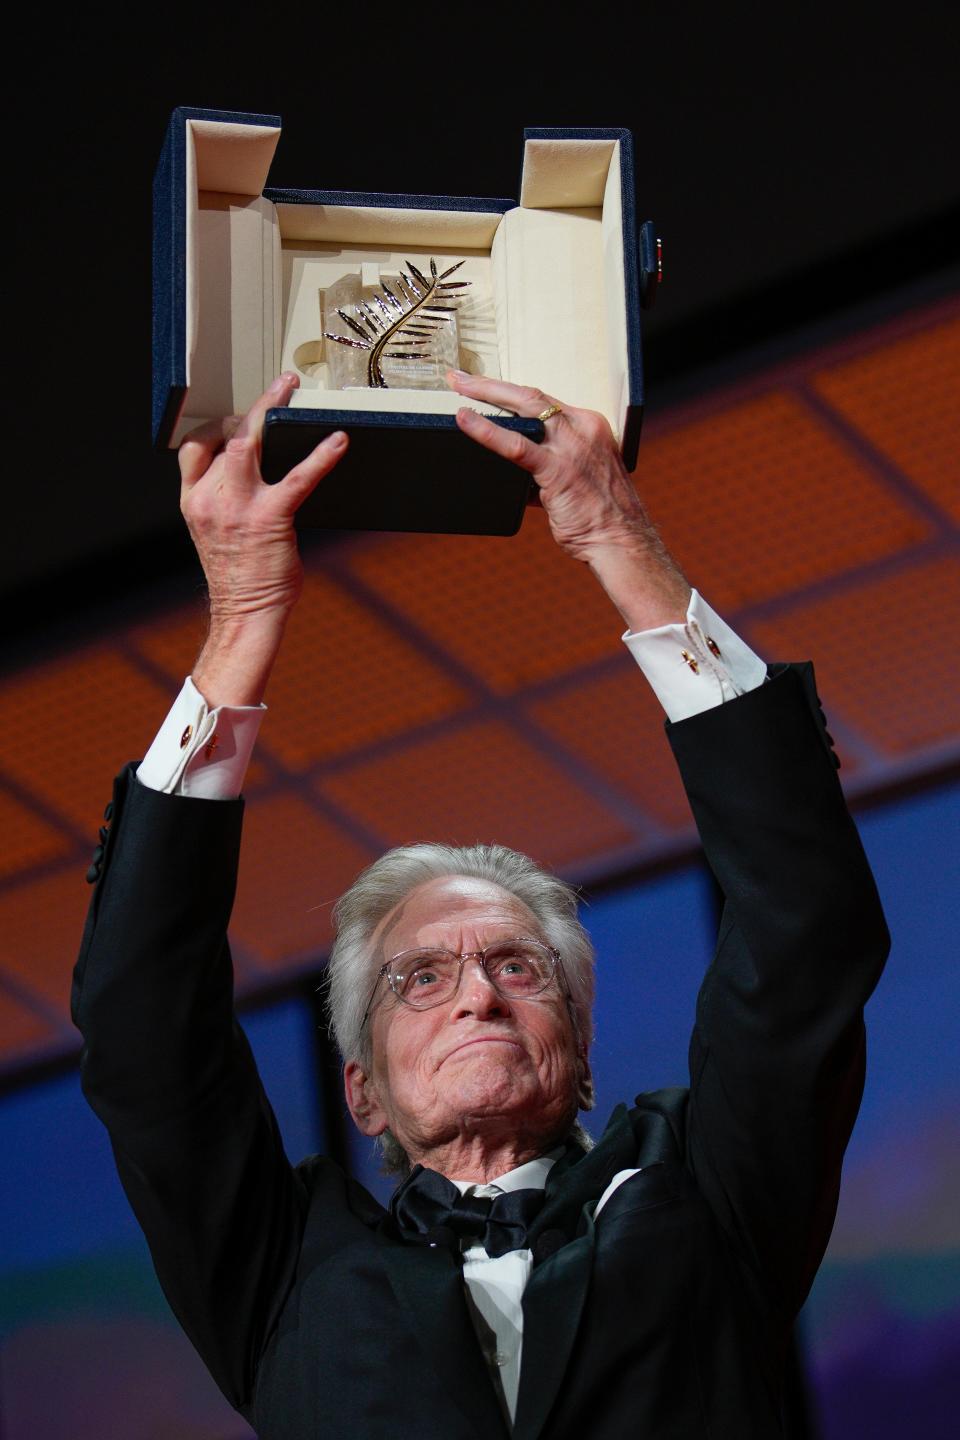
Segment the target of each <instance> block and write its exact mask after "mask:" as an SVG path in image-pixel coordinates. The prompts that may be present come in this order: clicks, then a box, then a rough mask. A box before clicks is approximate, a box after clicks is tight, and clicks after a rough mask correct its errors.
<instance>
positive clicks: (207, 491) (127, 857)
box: [73, 379, 346, 1408]
mask: <svg viewBox="0 0 960 1440" xmlns="http://www.w3.org/2000/svg"><path fill="white" fill-rule="evenodd" d="M293 388H294V382H293V381H292V380H291V379H282V380H281V381H278V382H277V383H276V385H275V386H274V387H272V389H271V391H269V392H268V393H267V394H266V395H264V396H263V397H262V398H261V399H260V400H259V401H258V402H257V404H256V405H255V406H254V407H253V408H252V410H251V411H250V413H249V415H248V416H247V417H246V418H245V419H239V418H237V419H234V420H230V421H226V422H224V424H223V425H222V426H220V425H217V426H210V427H205V428H204V429H202V430H200V431H197V432H195V433H194V434H193V435H192V436H190V437H189V438H188V439H187V440H186V441H185V442H184V445H183V446H182V448H181V452H180V462H181V471H182V477H183V496H182V506H183V512H184V515H185V518H186V520H187V523H188V525H189V526H190V530H191V534H192V535H193V538H194V541H195V543H196V546H197V550H198V553H199V555H200V559H201V561H202V563H203V567H204V571H205V573H206V577H207V583H208V586H209V591H210V629H209V635H208V637H207V642H206V644H205V646H204V649H203V652H202V655H201V658H200V660H199V661H198V663H197V666H196V667H195V670H194V676H195V680H196V683H197V684H198V686H200V687H202V693H203V694H204V696H205V697H206V699H207V700H208V701H209V702H210V704H211V706H214V705H249V704H256V703H257V702H259V700H260V699H261V698H262V695H263V691H264V689H265V687H266V684H267V680H268V677H269V674H270V669H271V667H272V665H273V662H274V660H275V659H276V655H277V652H278V650H279V646H280V643H281V640H282V636H283V629H284V625H285V623H286V619H287V616H288V615H289V613H290V610H291V609H292V607H293V605H294V604H295V603H296V600H297V596H298V594H299V591H300V580H301V570H300V560H299V556H298V553H297V546H296V539H295V534H294V529H293V517H294V513H295V511H296V508H297V506H298V505H299V504H300V502H301V501H302V500H303V499H304V498H305V496H306V495H307V494H308V493H309V491H310V490H311V489H312V488H313V486H314V485H315V484H316V483H317V482H318V481H319V480H320V479H321V478H322V476H323V475H324V474H326V473H327V472H328V471H329V470H330V468H331V467H332V465H333V464H335V463H336V460H337V458H338V457H339V455H340V454H341V453H342V452H343V450H344V448H345V444H346V442H345V440H344V439H340V440H339V441H338V438H337V437H336V436H332V437H330V439H328V440H326V441H325V442H324V444H323V445H321V446H319V447H318V449H317V450H316V451H314V453H313V454H312V455H311V456H310V457H308V459H307V460H305V461H304V462H303V463H302V464H301V465H300V466H298V467H297V468H296V470H294V471H292V472H291V473H290V474H289V475H288V476H287V477H286V479H285V480H283V481H282V482H281V483H280V484H278V485H276V486H273V487H269V486H267V485H265V484H264V483H263V481H262V480H261V478H260V472H259V454H260V437H261V430H262V423H263V417H264V414H265V413H266V410H267V409H268V408H269V406H270V405H277V404H283V403H284V401H285V400H286V399H287V398H289V395H290V392H291V390H292V389H293ZM112 806H113V809H112V821H111V825H110V830H109V833H108V835H107V838H106V844H105V854H104V856H103V860H102V865H101V873H100V877H99V880H98V882H97V884H96V887H95V890H94V893H93V896H92V900H91V905H90V911H89V915H88V919H87V925H86V929H85V932H84V937H83V942H82V948H81V952H80V957H79V960H78V962H77V966H76V969H75V972H74V986H73V1016H74V1020H75V1022H76V1024H77V1026H78V1027H79V1029H80V1030H81V1031H82V1033H83V1037H84V1047H83V1055H82V1061H81V1076H82V1084H83V1089H84V1093H85V1094H86V1096H87V1098H88V1100H89V1101H90V1103H91V1105H92V1106H93V1108H94V1110H95V1111H96V1112H97V1114H98V1115H99V1116H100V1118H101V1119H102V1120H103V1122H104V1124H105V1125H106V1126H107V1129H108V1130H109V1132H110V1137H111V1141H112V1144H113V1147H114V1152H115V1155H116V1159H117V1165H118V1170H119V1173H120V1177H121V1180H122V1182H123V1185H124V1188H125V1189H126V1191H127V1194H128V1196H129V1199H130V1202H131V1204H132V1206H133V1209H134V1211H135V1212H136V1214H137V1217H138V1219H139V1221H140V1223H141V1225H142V1227H143V1229H144V1232H145V1234H146V1236H147V1240H148V1242H149V1244H150V1248H151V1252H152V1254H153V1258H154V1263H155V1265H156V1268H157V1273H158V1276H159V1278H160V1281H161V1284H162V1285H163V1288H164V1290H165V1292H166V1294H167V1297H168V1299H169V1300H170V1303H171V1305H172V1307H173V1309H174V1310H175V1311H176V1313H177V1315H178V1317H179V1319H180V1321H181V1323H182V1324H183V1327H184V1329H185V1330H186V1331H187V1333H188V1335H190V1337H191V1339H192V1340H193V1342H194V1344H195V1345H196V1347H197V1349H198V1350H199V1351H200V1353H201V1355H202V1356H203V1358H204V1360H205V1361H206V1363H207V1365H208V1367H209V1368H210V1370H211V1371H212V1373H213V1375H214V1377H215V1378H216V1379H217V1381H218V1383H219V1384H220V1386H221V1388H222V1389H223V1391H224V1393H225V1394H226V1395H227V1397H228V1399H230V1401H231V1402H232V1403H233V1404H234V1405H236V1406H237V1407H238V1408H244V1407H245V1406H246V1405H247V1404H248V1402H249V1400H250V1394H251V1386H252V1383H253V1376H254V1372H255V1367H256V1362H257V1359H258V1356H259V1354H260V1350H261V1348H262V1345H263V1342H264V1340H265V1339H266V1337H267V1335H268V1334H269V1332H270V1329H271V1327H272V1325H273V1322H274V1319H275V1317H276V1315H277V1313H278V1309H279V1306H280V1305H281V1304H282V1302H283V1298H284V1295H285V1294H286V1292H287V1289H288V1287H289V1284H290V1282H291V1277H292V1274H293V1266H294V1264H295V1259H296V1253H297V1244H298V1239H299V1232H300V1226H301V1221H302V1216H301V1210H302V1203H303V1196H302V1193H301V1189H300V1186H299V1182H298V1181H297V1178H296V1175H295V1173H294V1172H293V1171H292V1170H291V1168H290V1166H289V1165H288V1163H287V1160H286V1157H285V1156H284V1153H283V1146H282V1143H281V1140H280V1136H279V1133H278V1130H277V1126H276V1121H275V1120H274V1117H273V1113H272V1111H271V1109H270V1106H269V1104H268V1102H267V1100H266V1097H265V1096H264V1094H263V1090H262V1087H261V1085H260V1081H259V1078H258V1076H257V1073H256V1068H255V1066H254V1062H253V1058H252V1055H251V1053H250V1049H249V1046H248V1044H247V1041H246V1039H245V1037H244V1035H243V1033H242V1031H241V1030H240V1028H239V1026H238V1025H237V1024H236V1021H235V1020H234V1017H233V976H232V968H231V963H230V954H229V950H228V947H227V941H226V929H227V923H228V920H229V917H230V910H231V906H232V904H233V895H234V886H235V882H236V866H237V856H238V852H239V844H240V825H241V815H242V808H243V806H242V801H241V800H239V799H237V800H228V801H213V800H205V799H197V798H190V797H185V796H181V795H170V794H163V793H160V792H159V791H158V790H156V789H152V788H149V787H148V786H146V785H143V784H140V783H139V782H138V781H137V779H136V777H135V775H134V771H133V767H132V766H131V767H128V768H127V769H126V770H125V771H124V772H123V773H122V774H121V776H120V777H119V779H118V780H117V782H116V785H115V788H114V798H113V802H112Z"/></svg>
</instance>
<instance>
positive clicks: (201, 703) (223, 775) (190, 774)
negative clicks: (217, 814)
mask: <svg viewBox="0 0 960 1440" xmlns="http://www.w3.org/2000/svg"><path fill="white" fill-rule="evenodd" d="M266 709H267V707H266V705H219V706H217V707H216V708H215V709H213V710H211V709H209V708H208V706H207V702H206V700H204V698H203V696H202V695H201V694H200V691H199V690H198V689H197V688H196V686H195V685H194V683H193V681H192V680H191V679H190V677H189V676H188V677H187V679H186V680H185V681H184V682H183V689H182V690H181V691H180V694H179V695H178V696H177V698H176V700H175V701H174V703H173V706H172V708H171V709H170V712H169V714H168V715H167V718H166V719H165V720H164V722H163V724H162V725H161V727H160V730H159V733H158V734H157V737H156V739H155V740H154V742H153V744H152V745H151V746H150V749H149V750H148V751H147V754H146V756H145V757H144V759H143V761H142V762H141V764H140V768H139V769H138V771H137V779H138V780H139V781H140V783H141V784H142V785H147V786H149V788H150V789H151V790H162V791H164V793H165V794H167V795H192V796H196V797H199V798H200V799H203V800H233V799H235V798H236V797H237V796H238V795H239V794H240V791H241V790H242V789H243V780H244V776H245V775H246V773H247V766H248V765H249V763H250V756H251V754H252V753H253V747H254V744H255V742H256V738H257V732H258V731H259V729H260V722H261V720H262V719H263V716H264V714H265V713H266Z"/></svg>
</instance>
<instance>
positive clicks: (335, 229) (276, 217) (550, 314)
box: [153, 109, 658, 535]
mask: <svg viewBox="0 0 960 1440" xmlns="http://www.w3.org/2000/svg"><path fill="white" fill-rule="evenodd" d="M279 137H280V119H279V117H278V116H275V115H247V114H240V113H234V112H225V111H216V110H190V109H178V110H175V111H174V113H173V115H172V117H171V119H170V124H169V127H168V130H167V135H166V139H165V141H164V147H163V151H162V153H161V156H160V160H159V163H158V165H157V170H156V174H155V177H154V254H153V286H154V292H153V438H154V444H155V445H156V446H157V447H160V448H163V447H167V446H177V445H178V444H179V443H180V441H181V439H182V438H183V436H184V435H185V434H187V432H188V431H190V430H192V429H193V428H194V427H195V426H197V425H200V424H202V423H203V422H204V421H207V420H211V419H215V418H222V417H223V416H226V415H233V414H240V413H242V412H244V411H245V410H246V409H247V408H248V407H249V406H250V405H251V403H252V402H253V401H254V400H255V399H256V398H257V396H259V395H260V394H261V393H262V392H263V391H264V390H265V389H266V387H267V386H268V385H269V384H270V382H271V381H272V380H273V379H275V377H276V376H277V375H279V374H280V372H281V371H283V370H293V371H296V373H297V374H298V375H299V378H300V388H299V390H298V391H297V392H296V393H295V394H294V396H293V397H292V401H291V404H290V405H288V406H286V407H282V408H276V409H273V410H271V411H270V412H269V413H268V415H267V421H266V427H265V433H264V451H263V474H264V478H265V479H266V480H267V481H269V482H271V483H272V482H275V481H277V480H279V479H281V478H282V476H283V475H284V474H286V472H287V470H288V469H289V468H290V467H291V466H292V465H294V464H296V463H298V462H299V461H300V460H302V459H303V458H304V457H305V456H306V455H308V454H309V453H310V451H311V450H312V449H313V447H314V446H315V445H316V444H317V443H318V441H320V440H321V439H323V437H324V436H325V435H329V434H330V433H331V432H332V431H334V430H339V429H343V430H346V431H348V432H349V434H350V441H351V443H350V448H349V451H348V452H347V455H346V457H345V459H344V460H343V461H342V462H341V463H340V465H338V466H337V468H336V470H334V471H333V472H332V474H331V475H329V476H328V477H327V478H326V479H325V480H324V481H323V482H322V483H321V485H320V486H319V487H318V489H317V490H316V491H315V492H314V494H313V495H312V496H311V497H310V499H309V500H308V501H307V502H306V503H305V505H304V506H303V508H302V510H301V512H300V522H301V523H302V524H306V525H312V526H319V527H328V528H336V529H358V530H417V531H427V532H434V533H452V534H474V535H483V534H487V535H512V534H515V533H516V531H517V530H518V529H519V527H520V523H521V521H522V519H523V512H524V507H525V505H526V504H527V503H528V502H529V500H530V498H531V484H532V482H531V481H530V477H529V476H528V475H527V474H526V472H524V471H522V470H519V469H518V468H517V467H516V466H514V465H512V464H510V463H509V462H508V461H505V460H502V459H500V458H499V457H497V456H495V455H492V454H491V453H490V452H489V451H487V450H484V449H483V448H481V447H480V446H478V445H477V444H476V443H475V442H473V441H471V440H469V439H467V437H466V436H464V435H463V434H461V432H460V431H459V430H458V429H457V426H456V421H455V418H454V417H455V414H456V411H457V409H458V408H459V407H460V406H461V405H463V404H465V403H473V402H466V401H464V400H463V399H462V397H460V396H458V395H456V394H454V393H453V392H452V391H446V390H442V391H439V390H418V389H413V388H399V387H397V388H394V387H392V386H391V387H390V388H386V389H372V388H367V387H358V388H351V389H332V388H329V383H330V382H329V375H328V363H327V361H328V354H329V351H330V350H331V349H333V345H332V343H331V342H330V341H325V340H324V338H323V334H322V329H323V326H322V319H321V316H322V308H321V307H322V303H323V296H324V294H325V292H326V291H327V290H328V289H329V287H330V286H331V285H333V284H335V283H336V282H337V281H338V280H340V279H341V278H342V277H343V276H344V275H345V274H348V273H354V274H360V275H361V276H362V277H363V283H364V284H368V283H373V284H376V283H377V282H378V280H379V278H380V277H383V278H387V277H390V276H396V274H397V273H398V271H399V269H400V267H401V265H406V264H407V263H408V262H410V261H412V262H413V263H414V265H416V266H417V267H418V268H419V269H421V270H425V269H427V268H428V267H429V264H430V260H431V259H432V258H433V259H436V261H437V262H438V265H440V266H441V268H446V267H447V266H450V265H453V264H456V263H457V262H458V261H462V262H463V264H462V267H461V269H460V270H459V271H458V272H457V278H458V279H465V280H469V281H470V282H471V283H470V287H469V289H464V290H462V291H461V292H459V293H460V295H461V296H463V297H466V298H464V299H463V300H462V303H461V305H460V308H459V315H458V321H459V325H460V344H461V367H460V368H462V369H466V370H469V371H471V372H472V373H477V374H484V375H489V376H494V377H499V378H502V379H505V380H510V381H514V382H516V383H518V384H524V385H534V386H536V387H537V388H538V389H540V390H543V391H544V392H545V393H547V394H549V395H556V396H558V397H559V398H560V399H562V400H564V401H566V402H567V403H569V404H572V405H579V406H583V407H585V408H588V409H592V410H598V411H600V412H602V413H603V414H604V415H606V417H607V419H608V420H609V421H610V424H611V426H612V428H613V431H614V434H615V436H616V437H617V440H618V442H619V444H620V446H621V448H622V451H623V455H624V459H625V461H626V463H627V466H628V468H630V469H632V468H633V466H634V464H635V462H636V454H637V445H638V443H639V438H640V422H641V416H642V409H643V372H642V365H641V354H640V309H641V306H642V305H644V304H647V303H649V302H650V299H651V298H652V294H653V292H654V289H655V285H656V281H657V278H658V277H657V263H658V262H657V254H656V251H657V242H656V239H655V236H654V232H653V227H652V225H651V223H650V222H649V221H648V222H646V223H645V224H644V225H642V226H640V227H639V231H638V227H637V224H636V219H635V206H634V175H633V142H632V138H631V135H630V132H629V131H627V130H618V129H585V130H570V129H528V130H526V131H524V143H523V168H522V173H521V180H520V199H519V203H517V202H515V201H513V200H492V199H478V198H476V197H463V196H447V195H445V196H436V195H399V194H389V193H351V192H348V191H327V190H279V189H271V188H270V187H268V186H267V183H266V182H267V177H268V173H269V169H270V164H271V161H272V159H273V155H274V151H275V150H276V146H277V141H278V140H279ZM476 408H477V409H479V410H482V411H483V413H484V414H490V415H492V416H493V417H494V418H496V419H497V420H498V423H501V424H503V425H505V426H507V427H508V428H511V429H515V430H519V431H521V432H522V433H523V434H525V435H527V436H529V437H530V438H531V439H533V440H535V441H541V440H542V439H543V436H544V427H543V425H542V424H541V422H540V421H538V420H528V419H520V418H518V417H515V416H510V415H508V414H507V412H504V411H502V410H494V409H492V408H491V407H490V406H487V405H480V404H476Z"/></svg>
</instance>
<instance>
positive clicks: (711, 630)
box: [623, 590, 767, 721]
mask: <svg viewBox="0 0 960 1440" xmlns="http://www.w3.org/2000/svg"><path fill="white" fill-rule="evenodd" d="M623 641H624V644H625V645H626V647H627V649H628V650H629V651H630V654H631V655H632V656H633V658H634V660H636V662H637V664H638V665H639V666H640V669H641V670H642V671H643V673H644V675H646V677H647V680H648V681H649V682H650V685H651V686H652V688H653V690H654V693H655V694H656V696H657V699H658V700H659V701H660V704H661V705H662V706H663V708H664V710H665V711H666V712H667V717H668V719H670V720H673V721H677V720H687V719H689V717H690V716H691V715H699V714H700V712H701V711H703V710H709V709H710V708H711V707H712V706H714V705H722V704H723V703H724V701H726V700H735V699H736V697H737V696H738V695H743V694H745V693H746V691H748V690H755V689H757V687H758V686H760V685H762V684H763V682H764V680H765V679H766V675H767V667H766V665H765V664H764V662H763V661H762V660H761V659H760V657H759V656H758V655H755V654H754V652H753V651H752V650H751V649H750V646H749V645H747V644H746V642H745V641H744V640H741V638H740V636H739V635H738V634H737V633H736V631H735V630H731V629H730V626H729V625H728V624H727V623H726V621H725V620H721V618H720V616H719V615H718V614H717V613H716V611H715V610H712V609H711V608H710V606H709V605H708V604H707V602H706V600H704V598H703V596H702V595H699V594H698V593H697V591H696V590H694V591H693V592H692V594H691V596H690V604H689V605H688V607H687V618H686V622H685V623H684V624H683V625H661V626H660V627H659V628H658V629H656V630H639V631H631V630H628V631H627V632H626V633H625V635H624V636H623Z"/></svg>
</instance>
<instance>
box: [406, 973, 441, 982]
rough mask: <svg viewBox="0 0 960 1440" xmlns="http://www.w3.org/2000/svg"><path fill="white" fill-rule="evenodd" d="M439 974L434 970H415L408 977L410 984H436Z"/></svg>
mask: <svg viewBox="0 0 960 1440" xmlns="http://www.w3.org/2000/svg"><path fill="white" fill-rule="evenodd" d="M438 979H439V976H438V975H437V972H436V970H417V971H416V972H415V973H414V974H413V975H412V976H411V978H410V983H411V984H412V985H436V983H437V980H438Z"/></svg>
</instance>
